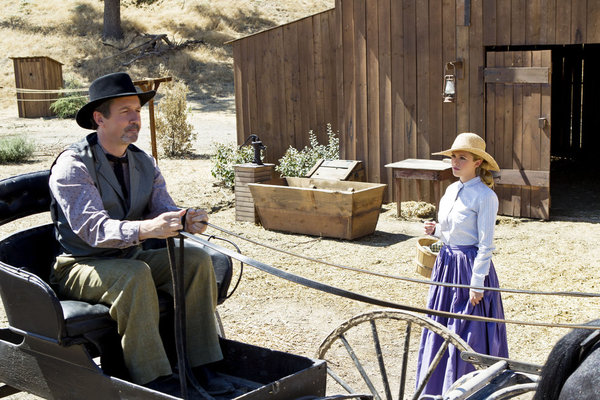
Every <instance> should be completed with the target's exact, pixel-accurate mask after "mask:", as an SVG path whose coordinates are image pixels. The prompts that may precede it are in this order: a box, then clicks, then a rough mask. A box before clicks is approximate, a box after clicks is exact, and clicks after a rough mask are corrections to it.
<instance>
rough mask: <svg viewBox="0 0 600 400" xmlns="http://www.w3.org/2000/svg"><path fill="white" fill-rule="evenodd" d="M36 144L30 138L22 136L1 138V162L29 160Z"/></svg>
mask: <svg viewBox="0 0 600 400" xmlns="http://www.w3.org/2000/svg"><path fill="white" fill-rule="evenodd" d="M34 151H35V145H34V144H33V143H32V142H30V141H29V140H27V139H25V138H23V137H20V136H13V137H6V138H1V139H0V163H1V164H7V163H18V162H23V161H27V160H28V159H30V158H31V157H32V156H33V152H34Z"/></svg>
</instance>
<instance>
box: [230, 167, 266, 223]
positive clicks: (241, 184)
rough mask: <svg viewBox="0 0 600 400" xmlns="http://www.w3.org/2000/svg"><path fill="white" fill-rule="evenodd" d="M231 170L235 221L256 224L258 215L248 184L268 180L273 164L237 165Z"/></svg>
mask: <svg viewBox="0 0 600 400" xmlns="http://www.w3.org/2000/svg"><path fill="white" fill-rule="evenodd" d="M233 170H234V172H235V219H236V221H250V222H254V223H257V222H258V221H259V218H258V213H257V212H256V208H255V207H254V199H253V198H252V194H251V193H250V188H249V187H248V184H249V183H258V182H265V181H268V180H270V179H271V178H272V176H273V171H274V170H275V164H264V165H257V164H252V163H247V164H238V165H234V166H233Z"/></svg>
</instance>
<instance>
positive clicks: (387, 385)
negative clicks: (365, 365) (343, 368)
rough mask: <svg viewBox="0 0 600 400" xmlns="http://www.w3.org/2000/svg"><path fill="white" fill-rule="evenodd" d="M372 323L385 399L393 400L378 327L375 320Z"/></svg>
mask: <svg viewBox="0 0 600 400" xmlns="http://www.w3.org/2000/svg"><path fill="white" fill-rule="evenodd" d="M369 322H370V323H371V332H372V333H373V343H374V344H375V354H376V355H377V361H378V363H379V373H380V374H381V380H382V381H383V388H384V390H385V398H386V399H387V400H392V391H391V390H390V383H389V380H388V376H387V371H386V369H385V363H384V362H383V353H382V352H381V342H380V341H379V334H378V333H377V326H376V325H375V320H374V319H372V320H371V321H369Z"/></svg>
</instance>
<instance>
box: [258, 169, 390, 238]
mask: <svg viewBox="0 0 600 400" xmlns="http://www.w3.org/2000/svg"><path fill="white" fill-rule="evenodd" d="M386 186H387V185H385V184H380V183H367V182H350V181H338V180H331V179H314V178H285V179H274V180H271V181H268V182H263V183H249V184H248V187H249V188H250V192H251V193H252V198H253V199H254V205H255V206H256V209H257V211H258V215H259V217H260V222H261V223H262V225H263V227H264V228H265V229H271V230H277V231H284V232H292V233H302V234H307V235H314V236H326V237H334V238H339V239H356V238H359V237H361V236H365V235H370V234H371V233H373V232H374V231H375V227H376V226H377V220H378V219H379V212H380V210H381V203H382V202H383V195H384V193H385V189H386Z"/></svg>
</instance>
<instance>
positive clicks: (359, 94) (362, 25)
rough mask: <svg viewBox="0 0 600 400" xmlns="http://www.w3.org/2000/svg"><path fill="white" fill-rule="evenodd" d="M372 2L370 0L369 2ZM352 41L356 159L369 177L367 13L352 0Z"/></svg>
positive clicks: (363, 5) (360, 2) (360, 3)
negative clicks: (363, 165) (361, 163)
mask: <svg viewBox="0 0 600 400" xmlns="http://www.w3.org/2000/svg"><path fill="white" fill-rule="evenodd" d="M371 1H372V0H371ZM353 12H354V27H355V30H354V40H355V42H354V43H355V46H356V53H355V56H356V58H355V60H354V62H355V63H356V69H355V74H356V86H355V90H356V159H357V160H363V161H364V162H365V165H366V166H367V168H366V170H367V180H369V179H370V177H369V170H370V164H371V163H370V162H369V149H368V146H369V137H368V134H369V127H368V106H367V104H368V79H367V21H366V18H367V15H366V14H367V13H366V2H365V1H364V0H354V8H353Z"/></svg>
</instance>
